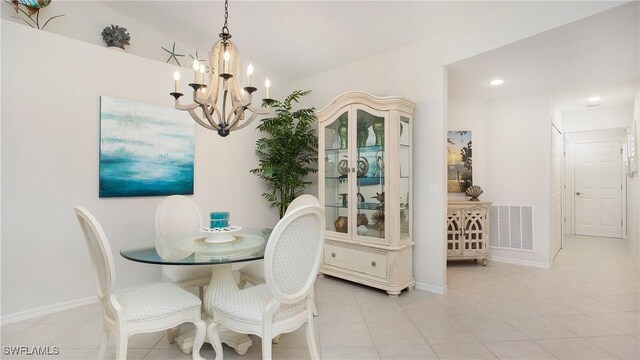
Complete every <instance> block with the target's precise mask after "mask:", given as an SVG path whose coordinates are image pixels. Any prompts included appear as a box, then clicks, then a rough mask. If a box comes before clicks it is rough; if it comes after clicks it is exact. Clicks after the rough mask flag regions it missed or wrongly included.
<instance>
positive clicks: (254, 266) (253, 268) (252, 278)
mask: <svg viewBox="0 0 640 360" xmlns="http://www.w3.org/2000/svg"><path fill="white" fill-rule="evenodd" d="M305 205H314V206H320V202H319V201H318V198H316V197H315V196H313V195H309V194H303V195H300V196H298V197H297V198H295V199H293V201H291V202H290V203H289V206H287V211H285V213H284V214H285V215H286V214H288V213H290V212H291V211H293V210H295V209H297V208H299V207H301V206H305ZM239 275H240V285H239V286H240V288H241V289H242V288H244V287H245V286H246V284H247V283H249V284H251V285H254V286H255V285H258V284H264V260H258V261H252V262H251V263H249V264H247V265H245V266H243V267H241V268H240V270H239ZM311 294H312V295H313V294H314V290H313V289H311ZM312 300H313V316H318V308H317V307H316V302H315V297H314V296H312ZM276 339H279V338H276ZM277 342H278V341H277V340H276V341H274V343H277Z"/></svg>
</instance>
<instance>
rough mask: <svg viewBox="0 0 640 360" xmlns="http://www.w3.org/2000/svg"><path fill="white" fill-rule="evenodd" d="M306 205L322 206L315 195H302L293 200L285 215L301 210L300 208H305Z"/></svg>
mask: <svg viewBox="0 0 640 360" xmlns="http://www.w3.org/2000/svg"><path fill="white" fill-rule="evenodd" d="M304 205H315V206H320V201H318V199H317V198H316V197H315V196H313V195H309V194H302V195H300V196H298V197H297V198H295V199H293V201H292V202H290V203H289V206H287V211H286V212H285V215H286V214H288V213H290V212H291V211H293V210H295V209H297V208H299V207H300V206H304Z"/></svg>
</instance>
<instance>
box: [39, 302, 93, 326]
mask: <svg viewBox="0 0 640 360" xmlns="http://www.w3.org/2000/svg"><path fill="white" fill-rule="evenodd" d="M100 309H101V305H100V304H90V305H85V306H81V307H78V308H75V309H69V310H65V311H60V312H57V313H55V314H51V315H48V316H45V317H44V318H43V319H42V321H40V322H39V324H82V323H84V322H86V321H87V320H89V319H91V318H94V317H97V318H98V319H100V317H99V314H100Z"/></svg>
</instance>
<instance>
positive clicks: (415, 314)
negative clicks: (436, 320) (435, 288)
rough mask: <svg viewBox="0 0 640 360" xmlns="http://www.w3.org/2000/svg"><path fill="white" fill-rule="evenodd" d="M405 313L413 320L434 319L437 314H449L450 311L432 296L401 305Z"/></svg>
mask: <svg viewBox="0 0 640 360" xmlns="http://www.w3.org/2000/svg"><path fill="white" fill-rule="evenodd" d="M400 306H401V307H402V309H403V310H404V312H405V314H407V316H408V317H409V318H410V319H411V320H413V321H416V322H418V321H423V320H428V319H432V318H433V317H434V316H436V315H448V314H449V313H448V312H447V311H446V310H445V309H444V307H442V305H440V303H439V302H438V301H437V300H435V299H433V298H430V299H428V300H423V301H420V302H410V303H405V304H402V305H400Z"/></svg>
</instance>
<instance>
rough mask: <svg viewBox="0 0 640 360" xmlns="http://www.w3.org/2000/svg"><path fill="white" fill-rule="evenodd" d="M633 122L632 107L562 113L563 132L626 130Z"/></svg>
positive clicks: (619, 106) (629, 105)
mask: <svg viewBox="0 0 640 360" xmlns="http://www.w3.org/2000/svg"><path fill="white" fill-rule="evenodd" d="M631 120H633V105H632V104H628V105H618V106H608V107H603V108H592V109H585V110H578V111H568V112H563V113H562V126H563V128H564V132H566V133H572V132H579V131H592V130H601V129H616V128H626V127H629V125H630V124H631Z"/></svg>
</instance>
